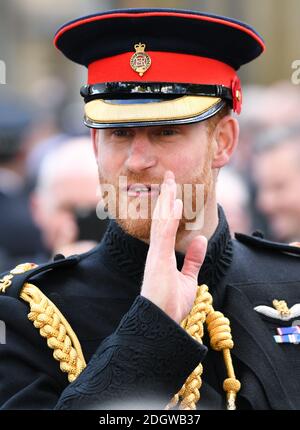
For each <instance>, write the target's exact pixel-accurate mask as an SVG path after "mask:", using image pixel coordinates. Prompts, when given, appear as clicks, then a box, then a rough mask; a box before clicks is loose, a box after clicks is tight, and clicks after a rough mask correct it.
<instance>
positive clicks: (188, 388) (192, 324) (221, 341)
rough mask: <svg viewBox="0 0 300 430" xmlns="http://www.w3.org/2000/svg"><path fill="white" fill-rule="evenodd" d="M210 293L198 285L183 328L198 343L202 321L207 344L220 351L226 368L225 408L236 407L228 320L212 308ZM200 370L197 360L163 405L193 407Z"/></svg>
mask: <svg viewBox="0 0 300 430" xmlns="http://www.w3.org/2000/svg"><path fill="white" fill-rule="evenodd" d="M212 301H213V300H212V296H211V295H210V294H209V292H208V287H207V286H206V285H201V286H198V291H197V297H196V300H195V303H194V306H193V308H192V310H191V312H190V313H189V315H188V316H187V317H186V319H185V320H183V321H182V323H181V327H182V328H184V329H185V330H186V331H187V333H189V334H190V335H191V336H192V337H193V338H194V339H196V340H197V341H198V342H200V343H202V337H203V324H204V322H206V324H207V330H208V333H209V337H210V345H211V347H212V348H213V349H214V350H215V351H222V352H223V358H224V362H225V366H226V370H227V376H228V377H227V378H226V379H225V380H224V383H223V389H224V391H225V392H226V398H227V409H228V410H234V409H236V405H235V400H236V395H237V393H238V391H239V390H240V388H241V383H240V382H239V381H238V380H237V379H236V377H235V373H234V368H233V364H232V360H231V354H230V349H232V348H233V346H234V345H233V340H232V336H231V329H230V322H229V320H228V318H225V317H224V315H223V314H222V313H221V312H217V311H215V310H214V308H213V306H212ZM202 372H203V367H202V364H201V363H200V364H199V365H198V366H197V367H196V369H195V370H194V371H193V372H192V373H191V375H190V376H189V377H188V378H187V380H186V381H185V383H184V385H183V386H182V388H181V390H180V391H179V392H178V393H177V394H176V395H175V396H174V397H173V399H172V400H171V401H170V403H169V404H168V405H167V406H166V409H171V408H173V407H175V406H176V405H177V404H178V402H179V401H180V404H179V408H180V409H196V404H197V402H198V400H199V399H200V392H199V390H200V387H201V384H202V381H201V375H202Z"/></svg>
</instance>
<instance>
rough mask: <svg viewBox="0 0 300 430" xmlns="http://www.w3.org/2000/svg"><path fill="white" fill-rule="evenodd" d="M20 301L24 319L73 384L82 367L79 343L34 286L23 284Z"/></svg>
mask: <svg viewBox="0 0 300 430" xmlns="http://www.w3.org/2000/svg"><path fill="white" fill-rule="evenodd" d="M20 297H21V298H22V299H23V300H25V302H27V303H29V306H30V313H29V314H28V319H29V320H30V321H32V322H33V325H34V326H35V327H36V328H38V329H39V330H40V334H41V336H43V337H45V338H46V339H47V344H48V346H49V348H51V349H53V350H54V352H53V357H54V358H55V360H57V361H59V364H60V369H61V370H62V371H63V372H66V373H67V374H68V380H69V382H73V381H74V380H75V379H76V378H77V376H78V375H79V374H80V373H81V372H82V370H83V369H84V368H85V367H86V363H85V359H84V356H83V353H82V350H81V346H80V343H79V340H78V339H77V336H76V334H75V333H74V331H73V330H72V328H71V326H70V325H69V323H68V321H67V320H66V319H65V317H64V316H63V315H62V313H61V312H60V311H59V310H58V309H57V307H56V306H55V305H54V303H52V302H51V301H50V300H49V299H48V298H47V297H46V296H45V295H44V294H43V293H42V292H41V291H40V290H39V289H38V288H37V287H36V286H35V285H33V284H28V283H27V284H25V285H24V287H23V289H22V292H21V294H20Z"/></svg>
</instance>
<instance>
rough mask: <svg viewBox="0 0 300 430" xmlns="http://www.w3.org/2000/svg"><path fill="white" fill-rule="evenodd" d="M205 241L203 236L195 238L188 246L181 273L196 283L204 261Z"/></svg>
mask: <svg viewBox="0 0 300 430" xmlns="http://www.w3.org/2000/svg"><path fill="white" fill-rule="evenodd" d="M206 249H207V239H206V237H204V236H196V237H195V238H194V239H193V240H192V242H191V244H190V245H189V247H188V249H187V252H186V254H185V259H184V263H183V267H182V270H181V273H182V274H183V275H185V276H188V277H190V278H192V279H194V280H196V281H197V279H198V274H199V271H200V269H201V266H202V264H203V261H204V259H205V254H206Z"/></svg>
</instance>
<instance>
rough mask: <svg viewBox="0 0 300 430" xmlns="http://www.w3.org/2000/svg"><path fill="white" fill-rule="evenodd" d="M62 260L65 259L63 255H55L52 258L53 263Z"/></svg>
mask: <svg viewBox="0 0 300 430" xmlns="http://www.w3.org/2000/svg"><path fill="white" fill-rule="evenodd" d="M64 258H66V257H65V256H64V255H63V254H56V255H55V256H54V257H53V261H57V260H63V259H64Z"/></svg>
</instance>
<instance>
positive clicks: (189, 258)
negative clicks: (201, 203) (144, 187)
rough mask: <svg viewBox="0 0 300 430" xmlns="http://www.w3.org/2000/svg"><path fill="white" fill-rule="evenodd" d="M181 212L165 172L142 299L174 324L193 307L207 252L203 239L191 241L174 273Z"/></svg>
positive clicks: (172, 183)
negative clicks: (167, 316) (180, 265)
mask: <svg viewBox="0 0 300 430" xmlns="http://www.w3.org/2000/svg"><path fill="white" fill-rule="evenodd" d="M182 209H183V203H182V200H180V199H176V183H175V178H174V174H173V173H172V172H171V171H167V172H166V173H165V177H164V182H163V184H162V186H161V192H160V195H159V197H158V199H157V202H156V206H155V209H154V211H153V216H152V224H151V235H150V246H149V251H148V255H147V260H146V266H145V271H144V280H143V285H142V289H141V295H142V296H144V297H146V298H147V299H149V300H151V301H152V302H153V303H154V304H155V305H157V306H158V307H160V308H161V309H162V310H163V311H164V312H165V313H166V314H167V315H169V317H171V318H172V319H173V320H175V321H176V322H177V323H180V322H181V321H182V320H183V319H184V318H185V317H186V316H187V315H188V313H189V312H190V310H191V308H192V306H193V303H194V300H195V297H196V292H197V285H198V280H197V278H198V273H199V270H200V268H201V265H202V263H203V261H204V258H205V254H206V248H207V239H206V238H205V237H204V236H201V235H199V236H196V237H194V239H193V240H192V241H191V243H190V244H189V246H188V249H187V252H186V255H185V259H184V264H183V267H182V270H181V271H179V270H178V269H177V265H176V257H175V242H176V233H177V229H178V225H179V221H180V219H181V216H182Z"/></svg>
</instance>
